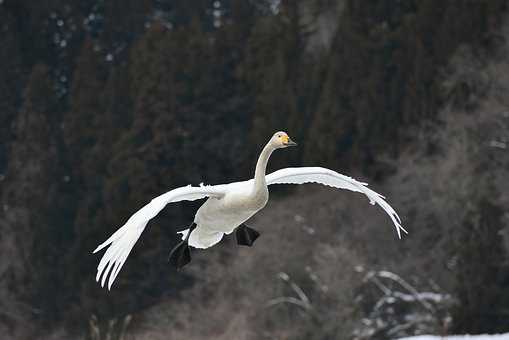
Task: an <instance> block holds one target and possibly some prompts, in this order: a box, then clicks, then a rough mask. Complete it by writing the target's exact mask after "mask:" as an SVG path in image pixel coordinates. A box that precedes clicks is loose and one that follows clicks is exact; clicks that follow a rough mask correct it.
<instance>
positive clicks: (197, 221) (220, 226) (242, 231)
mask: <svg viewBox="0 0 509 340" xmlns="http://www.w3.org/2000/svg"><path fill="white" fill-rule="evenodd" d="M296 145H297V143H295V142H293V141H292V140H291V138H290V137H288V134H286V133H285V132H276V133H275V134H274V135H273V136H272V138H270V140H269V142H268V143H267V145H265V147H264V148H263V150H262V152H261V153H260V156H259V157H258V161H257V163H256V169H255V175H254V178H253V179H250V180H247V181H243V182H234V183H229V184H220V185H205V186H204V185H201V186H198V187H193V186H190V185H189V186H185V187H180V188H177V189H174V190H171V191H169V192H167V193H165V194H162V195H160V196H158V197H156V198H154V199H153V200H152V201H150V203H148V204H147V205H145V206H144V207H143V208H141V209H140V210H138V211H137V212H136V213H135V214H134V215H132V216H131V217H130V218H129V220H128V221H127V222H126V223H125V224H124V225H123V226H122V227H121V228H120V229H118V230H117V231H116V232H115V233H113V235H111V236H110V238H108V239H107V240H106V241H105V242H104V243H102V244H101V245H99V246H98V247H97V249H95V250H94V253H96V252H98V251H100V250H101V249H104V248H106V247H108V246H109V247H108V249H107V250H106V252H105V253H104V255H103V257H102V259H101V261H100V262H99V266H98V267H97V275H96V281H97V282H99V281H101V286H102V287H104V285H105V283H106V279H107V277H108V275H109V280H108V289H111V286H112V284H113V282H114V281H115V278H116V277H117V275H118V273H119V272H120V269H121V268H122V266H123V265H124V263H125V261H126V259H127V256H129V253H130V252H131V250H132V249H133V247H134V244H135V243H136V241H138V239H139V237H140V235H141V233H142V232H143V230H144V229H145V227H146V225H147V223H148V221H150V219H152V218H153V217H155V216H156V215H157V214H158V213H159V212H160V211H161V210H162V209H163V208H164V207H165V206H166V205H167V204H168V203H174V202H180V201H194V200H198V199H202V198H207V200H206V201H205V202H204V203H203V204H202V205H201V206H200V208H199V209H198V211H197V212H196V215H195V217H194V221H193V223H192V224H191V225H190V226H189V227H188V228H187V229H185V230H183V231H181V232H179V233H181V234H182V241H181V242H180V243H179V244H177V246H175V248H173V250H172V251H171V252H170V257H169V260H170V262H171V263H172V264H173V265H174V266H176V267H177V269H180V268H182V267H183V266H185V265H186V264H187V263H189V262H190V261H191V252H190V247H194V248H200V249H205V248H209V247H212V246H213V245H215V244H217V243H218V242H219V241H221V239H222V238H223V236H224V235H225V234H226V235H228V234H231V233H232V232H233V231H235V236H236V239H237V243H238V244H239V245H243V246H252V245H253V243H254V241H255V240H256V239H257V238H258V236H259V235H260V234H259V233H258V232H257V231H256V230H254V229H252V228H250V227H248V226H246V225H245V224H244V222H246V221H247V220H248V219H249V218H250V217H251V216H253V215H254V214H256V213H257V212H258V211H260V210H261V209H262V208H263V207H264V206H265V205H266V204H267V201H268V199H269V190H268V186H269V185H272V184H304V183H319V184H323V185H327V186H330V187H334V188H338V189H347V190H351V191H355V192H360V193H362V194H364V195H366V196H367V197H368V199H369V202H370V203H371V204H372V205H374V204H378V205H379V206H380V207H381V208H382V209H383V210H384V211H385V212H386V213H387V214H388V215H389V217H390V218H391V220H392V222H393V223H394V226H395V227H396V231H397V233H398V237H399V238H401V232H404V233H407V231H406V230H405V229H404V228H403V227H402V226H401V219H400V218H399V216H398V214H397V213H396V212H395V211H394V209H393V208H392V207H391V206H390V205H389V204H388V203H387V202H386V201H385V200H384V198H385V197H383V196H382V195H380V194H378V193H376V192H374V191H373V190H371V189H369V188H368V187H367V183H362V182H358V181H356V180H355V179H353V178H351V177H348V176H345V175H341V174H339V173H337V172H335V171H333V170H329V169H326V168H321V167H299V168H285V169H280V170H277V171H275V172H273V173H271V174H269V175H266V174H265V173H266V168H267V163H268V161H269V158H270V155H271V154H272V152H274V151H275V150H277V149H282V148H287V147H290V146H296Z"/></svg>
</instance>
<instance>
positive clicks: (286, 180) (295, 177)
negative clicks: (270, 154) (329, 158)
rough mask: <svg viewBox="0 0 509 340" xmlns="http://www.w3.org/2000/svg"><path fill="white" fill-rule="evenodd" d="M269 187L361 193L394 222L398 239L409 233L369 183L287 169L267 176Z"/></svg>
mask: <svg viewBox="0 0 509 340" xmlns="http://www.w3.org/2000/svg"><path fill="white" fill-rule="evenodd" d="M266 181H267V185H271V184H304V183H318V184H323V185H327V186H330V187H334V188H338V189H346V190H350V191H355V192H360V193H362V194H364V195H366V196H367V197H368V199H369V202H370V203H371V204H373V205H374V204H378V205H379V206H380V207H381V208H382V209H383V210H384V211H385V212H386V213H387V215H389V217H390V218H391V220H392V223H394V226H395V227H396V231H397V233H398V237H399V238H401V232H404V233H406V234H408V232H407V231H406V230H405V228H403V227H402V226H401V219H400V218H399V216H398V214H397V213H396V211H395V210H394V209H393V208H392V207H391V206H390V205H389V203H387V202H386V201H385V197H384V196H382V195H380V194H378V193H376V192H375V191H373V190H371V189H369V188H368V187H367V185H368V184H367V183H363V182H359V181H357V180H355V179H353V178H351V177H348V176H345V175H342V174H339V173H337V172H335V171H333V170H330V169H326V168H321V167H302V168H285V169H281V170H277V171H275V172H273V173H271V174H269V175H267V176H266Z"/></svg>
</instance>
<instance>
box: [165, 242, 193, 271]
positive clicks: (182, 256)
mask: <svg viewBox="0 0 509 340" xmlns="http://www.w3.org/2000/svg"><path fill="white" fill-rule="evenodd" d="M169 261H170V263H171V264H172V265H174V266H175V267H176V268H177V270H180V269H182V267H184V266H185V265H186V264H188V263H189V262H191V249H189V244H188V243H187V241H182V242H180V243H179V244H177V245H176V246H175V248H173V249H172V251H171V252H170V258H169Z"/></svg>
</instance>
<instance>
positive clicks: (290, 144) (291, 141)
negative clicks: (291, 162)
mask: <svg viewBox="0 0 509 340" xmlns="http://www.w3.org/2000/svg"><path fill="white" fill-rule="evenodd" d="M283 144H284V145H285V146H297V143H295V142H294V141H293V140H291V138H290V137H287V140H286V141H285V142H284V143H283Z"/></svg>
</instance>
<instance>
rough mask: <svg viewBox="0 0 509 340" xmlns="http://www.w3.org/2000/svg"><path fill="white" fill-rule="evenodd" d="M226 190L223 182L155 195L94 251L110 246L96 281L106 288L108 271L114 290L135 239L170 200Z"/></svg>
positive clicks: (215, 194)
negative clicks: (116, 279)
mask: <svg viewBox="0 0 509 340" xmlns="http://www.w3.org/2000/svg"><path fill="white" fill-rule="evenodd" d="M225 193H226V190H225V186H224V185H216V186H200V187H192V186H186V187H181V188H177V189H174V190H171V191H168V192H167V193H165V194H163V195H161V196H158V197H156V198H154V199H153V200H152V201H150V203H148V204H147V205H145V206H144V207H143V208H141V209H140V210H138V211H137V212H136V213H135V214H134V215H132V216H131V217H130V218H129V220H127V222H126V223H125V224H124V225H123V226H122V227H121V228H119V229H118V230H117V231H116V232H114V233H113V234H112V235H111V236H110V237H109V238H108V239H107V240H106V241H105V242H103V243H102V244H100V245H99V246H98V247H97V248H96V249H95V250H94V253H97V252H98V251H100V250H101V249H103V248H105V247H108V246H109V247H108V249H107V250H106V252H105V253H104V255H103V257H102V258H101V261H100V262H99V265H98V266H97V275H96V278H95V279H96V281H97V282H99V280H101V286H102V287H104V284H105V283H106V278H107V276H108V274H109V280H108V289H111V286H112V284H113V282H114V281H115V278H116V277H117V275H118V273H119V272H120V269H121V268H122V266H123V265H124V263H125V261H126V260H127V257H128V256H129V253H130V252H131V250H132V249H133V247H134V245H135V244H136V241H138V239H139V238H140V236H141V233H142V232H143V230H144V229H145V227H146V226H147V223H148V222H149V221H150V220H151V219H152V218H153V217H155V216H156V215H157V214H158V213H159V212H160V211H161V210H162V209H163V208H164V207H165V206H166V205H167V204H168V203H173V202H179V201H194V200H197V199H201V198H205V197H218V198H219V197H222V196H224V194H225ZM101 277H102V279H101Z"/></svg>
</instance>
